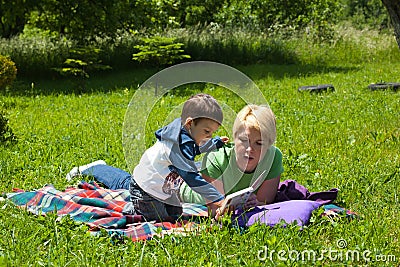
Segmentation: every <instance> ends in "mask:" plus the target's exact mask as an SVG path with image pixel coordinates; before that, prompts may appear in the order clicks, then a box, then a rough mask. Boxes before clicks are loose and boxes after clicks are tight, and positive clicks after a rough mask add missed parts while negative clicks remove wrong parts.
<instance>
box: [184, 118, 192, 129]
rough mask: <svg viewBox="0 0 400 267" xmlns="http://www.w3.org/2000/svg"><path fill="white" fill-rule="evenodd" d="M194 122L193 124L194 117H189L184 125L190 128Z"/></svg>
mask: <svg viewBox="0 0 400 267" xmlns="http://www.w3.org/2000/svg"><path fill="white" fill-rule="evenodd" d="M192 122H193V119H192V117H187V118H186V121H185V124H184V125H187V126H189V127H190V125H192Z"/></svg>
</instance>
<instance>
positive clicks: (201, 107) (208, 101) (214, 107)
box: [181, 93, 223, 125]
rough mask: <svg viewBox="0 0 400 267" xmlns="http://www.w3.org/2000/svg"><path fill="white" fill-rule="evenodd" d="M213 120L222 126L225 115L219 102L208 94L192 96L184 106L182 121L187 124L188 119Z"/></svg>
mask: <svg viewBox="0 0 400 267" xmlns="http://www.w3.org/2000/svg"><path fill="white" fill-rule="evenodd" d="M189 117H190V118H192V119H200V118H203V119H211V120H214V121H216V122H218V124H220V125H221V124H222V120H223V114H222V109H221V106H220V105H219V104H218V102H217V100H216V99H215V98H214V97H212V96H210V95H208V94H203V93H200V94H196V95H193V96H191V97H190V98H189V99H188V100H186V102H185V103H184V104H183V108H182V114H181V121H182V123H185V121H186V119H187V118H189Z"/></svg>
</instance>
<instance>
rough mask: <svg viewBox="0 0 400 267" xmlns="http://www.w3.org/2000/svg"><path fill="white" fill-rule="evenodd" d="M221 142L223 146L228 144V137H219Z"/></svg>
mask: <svg viewBox="0 0 400 267" xmlns="http://www.w3.org/2000/svg"><path fill="white" fill-rule="evenodd" d="M221 141H222V142H224V144H226V143H228V142H229V137H228V136H221Z"/></svg>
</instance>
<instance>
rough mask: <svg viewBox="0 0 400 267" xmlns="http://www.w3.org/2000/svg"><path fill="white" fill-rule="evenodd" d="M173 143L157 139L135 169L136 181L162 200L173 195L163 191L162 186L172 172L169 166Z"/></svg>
mask: <svg viewBox="0 0 400 267" xmlns="http://www.w3.org/2000/svg"><path fill="white" fill-rule="evenodd" d="M172 145H173V143H172V142H169V141H165V140H163V142H160V141H157V142H156V143H155V144H154V145H153V146H152V147H150V148H149V149H147V150H146V152H145V153H144V154H143V156H142V158H141V159H140V162H139V164H138V165H137V166H136V167H135V169H134V171H133V177H134V179H135V181H136V183H137V184H138V185H139V186H140V187H141V188H142V189H143V190H144V191H146V192H147V193H148V194H150V195H152V196H154V197H156V198H158V199H161V200H166V199H168V198H170V197H171V195H169V194H166V193H164V192H163V190H162V187H163V185H164V182H165V178H166V177H167V176H168V174H169V173H170V172H171V171H170V170H169V168H168V166H169V165H172V163H171V160H170V157H169V155H170V153H171V147H172Z"/></svg>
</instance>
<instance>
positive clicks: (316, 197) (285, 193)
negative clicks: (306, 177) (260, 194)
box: [274, 180, 339, 204]
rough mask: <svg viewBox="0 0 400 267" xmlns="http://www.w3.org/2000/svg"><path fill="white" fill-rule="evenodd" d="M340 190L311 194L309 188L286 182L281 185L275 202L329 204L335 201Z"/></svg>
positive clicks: (293, 181)
mask: <svg viewBox="0 0 400 267" xmlns="http://www.w3.org/2000/svg"><path fill="white" fill-rule="evenodd" d="M338 191H339V190H338V189H337V188H333V189H331V190H329V191H322V192H309V191H308V189H307V188H305V187H304V186H302V185H301V184H299V183H298V182H296V181H295V180H285V181H283V182H282V183H280V184H279V187H278V192H277V194H276V197H275V201H274V202H282V201H288V200H312V201H316V202H318V203H320V204H328V203H331V202H332V201H334V200H335V199H336V197H337V195H338Z"/></svg>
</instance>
